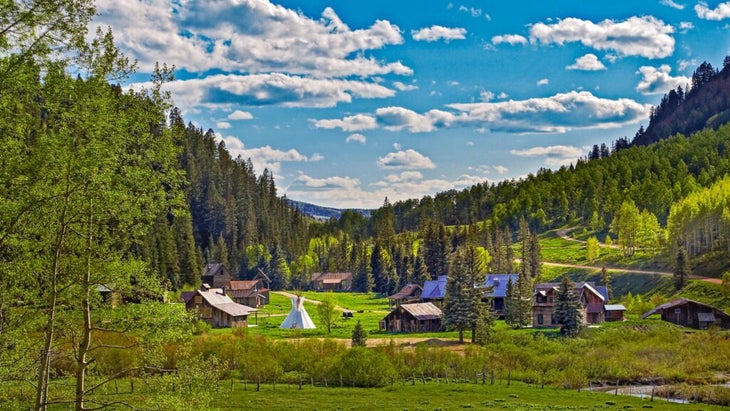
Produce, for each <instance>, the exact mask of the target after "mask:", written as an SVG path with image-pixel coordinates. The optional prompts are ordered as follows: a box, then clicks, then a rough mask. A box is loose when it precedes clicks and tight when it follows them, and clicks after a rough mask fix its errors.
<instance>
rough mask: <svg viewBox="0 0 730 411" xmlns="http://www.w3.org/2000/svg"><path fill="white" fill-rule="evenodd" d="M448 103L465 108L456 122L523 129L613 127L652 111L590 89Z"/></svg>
mask: <svg viewBox="0 0 730 411" xmlns="http://www.w3.org/2000/svg"><path fill="white" fill-rule="evenodd" d="M447 107H449V108H452V109H454V110H458V111H460V112H461V114H455V115H454V116H455V118H456V119H458V122H455V124H459V125H462V124H471V125H477V126H479V125H481V126H484V127H486V128H488V129H490V130H492V131H507V132H522V133H562V132H566V131H568V130H573V129H603V128H613V127H620V126H623V125H626V124H633V123H636V122H638V121H640V120H642V119H645V118H646V117H647V116H648V115H649V105H642V104H639V103H637V102H636V101H634V100H630V99H625V98H622V99H618V100H610V99H604V98H599V97H596V96H594V95H593V94H591V92H589V91H571V92H568V93H559V94H556V95H554V96H551V97H543V98H530V99H527V100H520V101H515V100H509V101H497V102H485V103H466V104H449V105H448V106H447Z"/></svg>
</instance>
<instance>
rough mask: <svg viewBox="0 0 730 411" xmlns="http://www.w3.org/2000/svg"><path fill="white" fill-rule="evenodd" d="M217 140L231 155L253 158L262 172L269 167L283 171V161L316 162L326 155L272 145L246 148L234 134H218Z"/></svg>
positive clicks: (271, 169) (256, 167)
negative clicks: (305, 153)
mask: <svg viewBox="0 0 730 411" xmlns="http://www.w3.org/2000/svg"><path fill="white" fill-rule="evenodd" d="M216 139H217V141H219V142H220V141H222V142H223V143H224V144H225V146H226V149H227V150H228V152H229V153H230V154H231V157H233V158H237V157H239V156H240V157H241V158H242V159H249V158H250V159H251V162H252V163H253V165H254V168H255V170H256V172H258V173H261V172H262V171H263V170H264V169H268V170H269V171H271V172H272V173H274V174H278V173H279V171H281V163H283V162H294V163H301V162H315V161H320V160H322V159H323V158H324V157H322V156H321V155H320V154H314V155H312V156H311V157H307V156H305V155H303V154H301V153H299V151H297V150H295V149H293V148H292V149H289V150H286V151H284V150H278V149H275V148H272V147H271V146H268V145H267V146H263V147H254V148H246V147H245V146H244V144H243V142H242V141H241V140H240V139H238V138H237V137H234V136H225V137H223V136H221V135H216Z"/></svg>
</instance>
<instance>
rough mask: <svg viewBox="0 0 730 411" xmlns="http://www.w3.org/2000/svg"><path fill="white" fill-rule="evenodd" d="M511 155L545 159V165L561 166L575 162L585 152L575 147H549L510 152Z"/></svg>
mask: <svg viewBox="0 0 730 411" xmlns="http://www.w3.org/2000/svg"><path fill="white" fill-rule="evenodd" d="M510 154H512V155H515V156H519V157H531V158H535V157H543V158H544V159H545V160H544V161H545V164H547V165H549V166H559V165H565V164H569V163H572V162H575V161H576V160H577V159H578V158H580V156H581V155H583V150H582V149H581V148H579V147H575V146H564V145H557V146H548V147H532V148H528V149H525V150H510Z"/></svg>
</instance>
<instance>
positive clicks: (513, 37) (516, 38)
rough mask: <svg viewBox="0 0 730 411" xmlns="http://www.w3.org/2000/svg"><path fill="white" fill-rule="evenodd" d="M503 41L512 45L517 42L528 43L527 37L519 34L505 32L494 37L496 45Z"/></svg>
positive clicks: (493, 42) (493, 40)
mask: <svg viewBox="0 0 730 411" xmlns="http://www.w3.org/2000/svg"><path fill="white" fill-rule="evenodd" d="M502 43H507V44H510V45H512V46H514V45H516V44H527V38H525V37H524V36H520V35H519V34H505V35H500V36H494V37H492V44H494V45H495V46H496V45H499V44H502Z"/></svg>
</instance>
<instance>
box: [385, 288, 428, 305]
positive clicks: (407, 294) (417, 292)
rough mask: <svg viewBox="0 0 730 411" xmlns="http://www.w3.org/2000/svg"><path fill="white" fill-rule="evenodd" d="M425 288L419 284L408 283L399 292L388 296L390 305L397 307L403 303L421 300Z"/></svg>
mask: <svg viewBox="0 0 730 411" xmlns="http://www.w3.org/2000/svg"><path fill="white" fill-rule="evenodd" d="M422 292H423V289H422V288H421V286H420V285H418V284H406V285H405V286H403V288H402V289H401V290H400V291H398V292H397V293H395V294H393V295H390V296H388V305H389V306H390V307H391V308H392V307H397V306H399V305H401V304H412V303H417V302H420V301H421V293H422Z"/></svg>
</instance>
